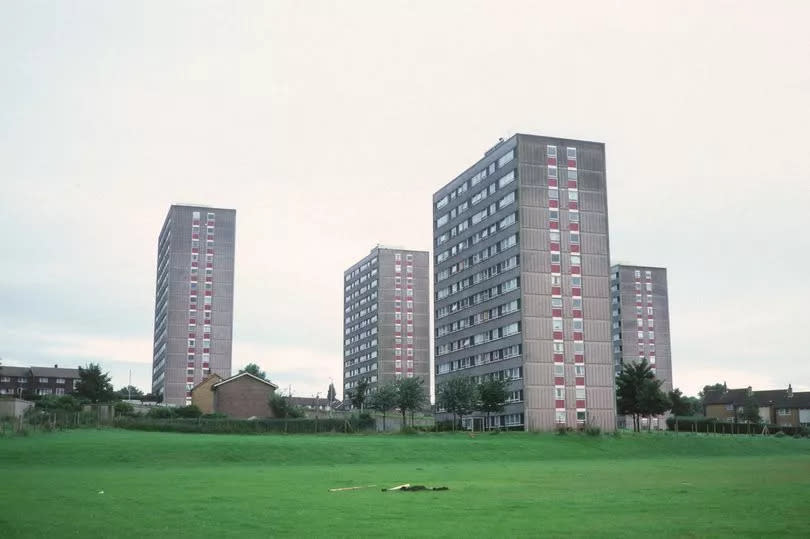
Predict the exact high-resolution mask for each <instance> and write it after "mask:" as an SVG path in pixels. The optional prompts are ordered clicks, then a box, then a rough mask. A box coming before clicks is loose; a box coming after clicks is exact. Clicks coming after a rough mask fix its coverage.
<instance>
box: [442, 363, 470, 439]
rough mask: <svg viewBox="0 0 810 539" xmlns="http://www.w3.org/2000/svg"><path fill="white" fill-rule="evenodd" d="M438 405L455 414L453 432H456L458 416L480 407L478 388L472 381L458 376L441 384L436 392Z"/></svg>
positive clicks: (462, 418) (462, 416)
mask: <svg viewBox="0 0 810 539" xmlns="http://www.w3.org/2000/svg"><path fill="white" fill-rule="evenodd" d="M436 404H438V405H439V407H441V408H444V409H445V410H447V411H448V412H451V413H452V414H453V430H456V416H458V417H459V418H460V419H459V420H461V421H463V420H464V416H465V415H467V414H469V413H470V412H472V411H473V410H475V408H476V407H477V406H478V388H477V387H476V386H475V384H474V383H473V381H472V379H470V378H469V377H466V376H456V377H455V378H451V379H450V380H448V381H446V382H444V383H443V384H441V385H440V386H439V388H438V390H437V391H436Z"/></svg>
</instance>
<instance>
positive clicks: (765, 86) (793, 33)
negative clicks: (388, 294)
mask: <svg viewBox="0 0 810 539" xmlns="http://www.w3.org/2000/svg"><path fill="white" fill-rule="evenodd" d="M808 6H810V3H807V2H800V1H796V2H767V3H763V2H708V1H705V2H648V1H644V2H616V3H615V4H610V3H608V2H514V1H512V2H509V1H498V2H495V1H492V2H472V1H459V2H449V1H445V2H428V1H424V2H420V1H412V2H384V1H368V2H359V1H357V2H352V1H341V2H312V1H307V2H304V1H290V2H281V1H278V2H273V1H266V2H248V1H240V2H201V1H193V2H180V1H170V2H166V1H162V0H161V1H147V2H134V1H130V2H123V1H121V2H104V1H83V2H55V1H31V0H27V1H25V2H13V1H10V0H8V1H0V66H2V69H0V253H2V255H0V257H2V258H0V357H2V358H3V361H4V363H5V364H16V365H50V364H53V363H58V364H60V365H62V366H75V365H77V364H84V363H86V362H89V361H94V362H99V361H100V362H101V363H102V365H103V366H104V368H106V369H109V370H110V371H111V372H112V374H113V379H114V383H115V385H116V387H118V386H121V385H123V384H125V383H126V380H127V378H126V377H127V372H128V371H129V370H130V369H131V370H132V378H133V382H134V383H135V384H136V385H138V386H140V387H142V388H144V389H147V390H148V389H149V384H150V382H149V377H150V371H151V360H152V358H151V332H152V314H153V307H154V296H153V294H154V278H155V276H154V271H155V256H156V252H155V251H156V239H157V235H158V232H159V230H160V226H161V224H162V221H163V218H164V217H165V214H166V211H167V209H168V207H169V205H170V204H171V203H173V202H190V203H201V204H209V205H216V206H223V207H233V208H236V209H237V259H236V283H235V288H236V299H235V301H236V309H235V321H234V358H233V365H234V369H236V368H238V367H240V366H242V365H244V364H246V363H248V362H256V363H259V364H260V365H261V366H262V367H264V368H265V369H266V370H267V371H268V374H269V375H270V377H271V378H272V379H273V380H274V381H277V382H279V383H280V384H282V385H283V386H285V387H286V386H287V385H292V386H293V389H294V391H295V393H296V394H298V395H310V394H313V393H314V392H316V391H320V392H322V393H323V392H325V391H326V387H327V385H328V383H329V379H330V377H331V378H334V379H335V381H336V382H338V383H336V386H338V387H339V386H340V383H339V381H340V376H341V334H342V271H343V270H344V269H345V268H346V267H347V266H349V265H350V264H352V263H353V262H355V261H356V260H358V259H359V258H360V257H362V256H363V255H365V254H366V253H367V252H368V250H369V249H370V248H371V247H372V246H373V245H375V244H376V243H378V242H381V243H390V244H397V245H403V246H407V247H409V248H414V249H430V248H431V207H430V200H431V198H430V197H431V194H432V193H433V192H434V191H435V190H437V189H438V188H439V187H440V186H442V185H443V184H444V183H446V182H447V181H449V180H450V179H452V178H453V177H455V175H456V174H458V173H459V172H461V171H462V170H464V169H465V168H466V167H467V166H469V165H470V164H471V163H472V162H474V161H475V160H476V159H477V158H479V157H480V156H481V155H482V154H483V152H484V151H485V150H486V149H487V148H489V147H490V146H491V145H492V144H494V143H495V142H496V141H497V139H498V137H501V136H504V137H505V136H508V135H511V134H513V133H515V132H528V133H537V134H544V135H552V136H563V137H572V138H584V139H590V140H598V141H603V142H605V143H606V145H607V162H608V198H609V212H610V229H611V230H610V231H611V238H610V241H611V245H610V246H611V255H612V259H613V261H614V262H615V261H621V262H629V263H638V264H648V265H661V266H666V267H667V268H668V270H669V285H670V316H671V319H672V347H673V369H674V382H675V385H676V386H679V387H681V388H682V389H683V390H684V392H686V393H688V394H695V393H696V392H697V390H698V389H699V388H700V387H701V386H702V385H703V384H707V383H713V382H716V381H723V380H725V381H727V382H728V383H729V385H733V386H747V385H749V384H750V385H753V386H756V387H759V388H776V387H784V386H787V384H788V383H789V382H790V383H793V386H794V388H804V389H810V357H808V356H809V355H810V331H808V329H810V324H808V321H809V320H808V314H807V313H808V308H807V307H808V306H807V303H808V299H810V280H808V275H807V268H808V267H810V254H809V253H810V241H809V240H808V233H807V227H808V225H810V217H808V207H810V161H809V160H808V126H809V125H810V37H808V35H809V34H808V32H807V26H806V24H807V21H808V20H810V9H808ZM402 185H407V186H408V187H407V188H402V187H393V186H402ZM395 208H396V209H403V210H404V209H407V211H409V212H410V214H411V215H412V219H410V220H408V221H405V220H403V219H402V217H400V216H401V215H402V212H396V213H395V212H393V211H392V209H395Z"/></svg>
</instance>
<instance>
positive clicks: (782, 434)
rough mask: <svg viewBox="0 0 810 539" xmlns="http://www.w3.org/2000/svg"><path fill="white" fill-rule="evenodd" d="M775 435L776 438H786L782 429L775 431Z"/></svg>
mask: <svg viewBox="0 0 810 539" xmlns="http://www.w3.org/2000/svg"><path fill="white" fill-rule="evenodd" d="M773 437H774V438H784V437H785V433H784V432H782V431H781V430H780V431H779V432H775V433H774V435H773Z"/></svg>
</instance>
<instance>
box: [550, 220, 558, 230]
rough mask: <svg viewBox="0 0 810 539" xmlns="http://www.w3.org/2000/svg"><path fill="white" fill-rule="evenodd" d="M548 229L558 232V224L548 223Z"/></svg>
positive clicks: (556, 222)
mask: <svg viewBox="0 0 810 539" xmlns="http://www.w3.org/2000/svg"><path fill="white" fill-rule="evenodd" d="M548 227H549V228H550V229H552V230H559V229H560V222H559V221H549V223H548Z"/></svg>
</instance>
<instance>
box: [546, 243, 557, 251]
mask: <svg viewBox="0 0 810 539" xmlns="http://www.w3.org/2000/svg"><path fill="white" fill-rule="evenodd" d="M548 248H549V249H550V250H552V251H558V252H559V250H560V244H559V243H555V242H551V243H549V246H548Z"/></svg>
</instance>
